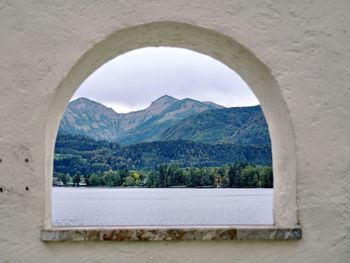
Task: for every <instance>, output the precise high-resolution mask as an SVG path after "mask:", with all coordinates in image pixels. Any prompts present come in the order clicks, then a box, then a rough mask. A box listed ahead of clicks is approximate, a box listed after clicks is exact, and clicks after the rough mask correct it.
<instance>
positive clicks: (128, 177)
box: [53, 162, 273, 188]
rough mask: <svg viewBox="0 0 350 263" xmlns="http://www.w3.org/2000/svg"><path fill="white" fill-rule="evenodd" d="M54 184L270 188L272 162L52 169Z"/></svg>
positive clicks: (271, 185)
mask: <svg viewBox="0 0 350 263" xmlns="http://www.w3.org/2000/svg"><path fill="white" fill-rule="evenodd" d="M53 185H54V186H106V187H150V188H167V187H203V188H204V187H205V188H218V187H231V188H272V187H273V176H272V168H271V166H261V165H253V164H249V163H240V162H237V163H234V164H230V165H223V166H219V167H200V168H198V167H186V168H181V167H179V166H177V165H176V164H170V165H169V164H163V165H159V166H158V169H156V170H154V171H141V170H126V169H125V170H116V171H115V170H109V171H104V172H100V171H98V172H96V173H90V174H82V173H81V172H80V171H77V172H76V173H75V174H73V175H70V174H68V173H54V180H53Z"/></svg>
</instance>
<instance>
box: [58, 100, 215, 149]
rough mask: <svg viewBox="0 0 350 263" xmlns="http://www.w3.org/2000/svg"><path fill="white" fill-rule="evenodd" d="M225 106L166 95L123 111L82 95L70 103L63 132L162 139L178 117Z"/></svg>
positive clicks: (128, 140) (127, 141) (120, 139)
mask: <svg viewBox="0 0 350 263" xmlns="http://www.w3.org/2000/svg"><path fill="white" fill-rule="evenodd" d="M221 107H222V106H220V105H217V104H214V103H208V102H206V103H203V102H199V101H196V100H192V99H182V100H178V99H175V98H173V97H171V96H167V95H165V96H162V97H160V98H158V99H157V100H155V101H153V102H152V103H151V105H150V106H149V107H147V108H146V109H144V110H140V111H135V112H130V113H126V114H120V113H116V112H115V111H113V110H112V109H110V108H107V107H105V106H104V105H102V104H100V103H97V102H94V101H91V100H89V99H86V98H79V99H77V100H74V101H72V102H70V103H69V105H68V107H67V109H66V111H65V113H64V115H63V119H62V122H61V125H60V128H59V134H75V135H83V136H89V137H91V138H93V139H96V140H101V139H102V140H109V141H115V142H118V143H121V144H124V145H127V144H133V143H139V142H145V141H154V140H158V139H160V138H159V135H160V134H162V133H163V132H164V131H165V130H167V129H168V128H170V127H171V126H172V125H174V124H175V123H177V122H178V121H180V120H182V119H185V118H187V117H189V116H192V115H194V114H197V113H200V112H203V111H206V110H210V109H217V108H221Z"/></svg>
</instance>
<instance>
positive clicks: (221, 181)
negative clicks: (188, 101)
mask: <svg viewBox="0 0 350 263" xmlns="http://www.w3.org/2000/svg"><path fill="white" fill-rule="evenodd" d="M53 184H54V185H56V186H68V185H71V186H79V185H86V186H108V187H122V186H123V187H208V188H209V187H234V188H270V187H273V176H272V168H271V146H270V145H265V144H264V145H237V144H229V143H223V144H215V145H212V144H211V145H209V144H205V143H200V142H193V141H185V140H175V141H156V142H144V143H138V144H133V145H130V146H121V145H119V144H117V143H113V142H109V141H97V140H94V139H91V138H89V137H85V136H81V135H67V134H59V135H58V137H57V140H56V147H55V158H54V180H53Z"/></svg>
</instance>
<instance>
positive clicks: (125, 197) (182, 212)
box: [52, 188, 273, 226]
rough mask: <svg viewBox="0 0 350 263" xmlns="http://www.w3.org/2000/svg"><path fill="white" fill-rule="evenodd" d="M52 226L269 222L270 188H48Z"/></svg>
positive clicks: (270, 214)
mask: <svg viewBox="0 0 350 263" xmlns="http://www.w3.org/2000/svg"><path fill="white" fill-rule="evenodd" d="M52 194H53V199H52V202H53V204H52V207H53V208H52V209H53V211H52V213H53V225H55V226H118V225H119V226H124V225H149V226H150V225H220V224H224V225H229V224H272V223H273V220H272V189H169V188H168V189H164V188H163V189H140V188H139V189H137V188H132V189H130V188H129V189H106V188H53V192H52Z"/></svg>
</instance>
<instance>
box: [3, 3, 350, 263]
mask: <svg viewBox="0 0 350 263" xmlns="http://www.w3.org/2000/svg"><path fill="white" fill-rule="evenodd" d="M45 2H46V3H44V1H23V0H22V1H21V0H12V1H5V0H1V1H0V159H1V160H2V161H1V162H0V187H2V188H3V192H0V222H1V224H0V262H73V261H74V262H77V263H78V262H116V261H118V262H212V261H216V262H281V261H284V262H335V263H337V262H345V263H346V262H350V158H349V157H350V121H349V120H350V103H349V101H350V88H349V83H350V33H349V28H350V16H349V12H350V3H349V2H348V1H347V0H344V1H341V0H334V1H323V0H320V1H301V0H300V1H296V0H294V1H292V0H290V1H267V0H266V1H258V0H255V1H253V0H251V1H232V0H231V1H224V0H220V1H209V0H201V1H185V0H179V1H170V0H169V1H167V0H164V1H136V0H128V1H85V0H81V1H45ZM155 21H158V22H159V21H174V22H183V23H188V24H191V25H195V26H199V27H203V28H207V29H210V30H213V31H216V32H218V33H221V34H223V35H226V36H228V37H231V38H232V39H234V40H236V41H237V42H238V43H240V44H241V45H243V46H244V47H245V48H246V49H247V50H249V51H250V52H252V54H254V55H255V56H256V58H257V59H258V60H260V61H261V62H262V63H263V64H265V65H266V66H267V68H269V69H270V70H271V74H272V76H273V77H274V78H275V79H276V81H277V83H278V87H279V91H278V92H279V93H280V96H281V97H282V98H283V99H284V101H285V103H286V109H287V110H288V111H287V112H288V113H289V116H288V117H289V118H290V120H291V125H292V127H293V132H294V133H293V136H294V138H293V142H294V144H293V145H295V146H296V150H295V153H294V154H295V155H296V175H297V178H296V182H297V204H298V207H297V208H298V217H299V222H300V223H301V224H302V226H303V235H304V236H303V239H302V240H301V241H295V242H285V241H284V242H283V241H279V242H272V241H269V242H267V241H265V242H264V241H254V242H252V241H232V242H227V241H226V242H224V241H220V242H214V241H212V242H209V241H208V242H204V241H203V242H149V243H147V242H134V243H114V242H112V243H108V242H100V243H98V242H89V243H86V242H81V243H43V242H41V241H40V229H41V228H42V227H44V226H45V220H44V218H45V215H47V213H45V205H46V206H47V202H45V200H47V198H48V195H47V192H46V189H45V185H48V183H49V181H50V178H49V177H48V176H47V174H48V171H47V170H48V169H49V168H50V167H49V166H48V165H47V160H48V157H47V154H48V152H50V149H48V148H50V147H52V143H50V140H49V139H48V138H47V137H45V136H46V135H47V134H48V133H47V129H51V128H52V129H53V130H54V124H53V125H52V126H48V122H49V120H47V118H46V117H47V116H50V112H48V111H49V110H52V109H60V107H61V106H62V105H61V104H60V103H63V104H64V103H66V102H59V101H58V102H57V101H55V100H53V99H54V98H55V96H56V95H55V94H57V92H58V93H60V92H61V91H59V89H58V87H59V86H60V84H62V81H63V80H65V81H66V82H67V83H66V84H67V85H69V82H70V81H73V80H70V79H68V80H67V78H66V77H67V75H68V74H69V73H70V72H71V69H72V67H73V66H74V65H77V62H78V61H79V59H80V58H81V57H82V56H83V54H85V53H86V52H87V51H88V50H91V49H93V48H94V47H95V46H96V45H98V43H100V42H101V41H103V40H104V39H105V38H106V37H107V36H110V35H111V34H113V33H114V32H116V31H118V30H119V29H122V28H127V27H130V26H134V25H139V24H144V23H150V22H155ZM164 37H165V38H166V37H167V34H165V35H164ZM172 37H173V38H174V39H173V41H176V35H175V36H172ZM180 38H181V36H180ZM140 41H141V40H140ZM145 43H146V42H145ZM104 52H105V51H103V49H101V57H103V55H104ZM213 55H215V54H213ZM96 63H97V64H98V62H96ZM101 63H103V61H101ZM78 64H79V63H78ZM94 66H95V65H92V67H94ZM85 69H86V68H85ZM78 73H79V71H78ZM81 74H82V77H84V74H86V72H81ZM251 74H253V73H251ZM257 90H258V89H257ZM62 92H63V93H64V94H65V96H63V95H62V96H63V97H67V96H68V94H69V92H70V91H69V90H67V91H62ZM263 94H270V93H262V95H261V96H260V97H259V98H260V99H261V98H262V99H263V100H264V98H263V96H264V95H263ZM270 95H272V94H270ZM58 97H60V96H58ZM265 100H266V101H268V98H267V99H265ZM52 103H57V107H56V106H52ZM60 113H62V112H60V111H58V112H57V114H60ZM286 122H287V123H289V121H288V120H286ZM270 128H271V127H270ZM49 134H50V133H49ZM292 148H293V147H292V146H291V145H288V146H287V147H286V151H288V150H290V149H292ZM25 159H28V160H27V161H28V162H26V161H25ZM284 161H285V160H284ZM292 161H293V160H292ZM274 168H275V167H274ZM279 169H280V168H279ZM287 169H288V170H289V169H291V168H287ZM45 180H46V184H45V182H44V181H45ZM27 186H28V187H29V190H26V189H25V188H26V187H27ZM286 187H287V188H288V187H290V186H288V185H286ZM46 209H47V207H46Z"/></svg>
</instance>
